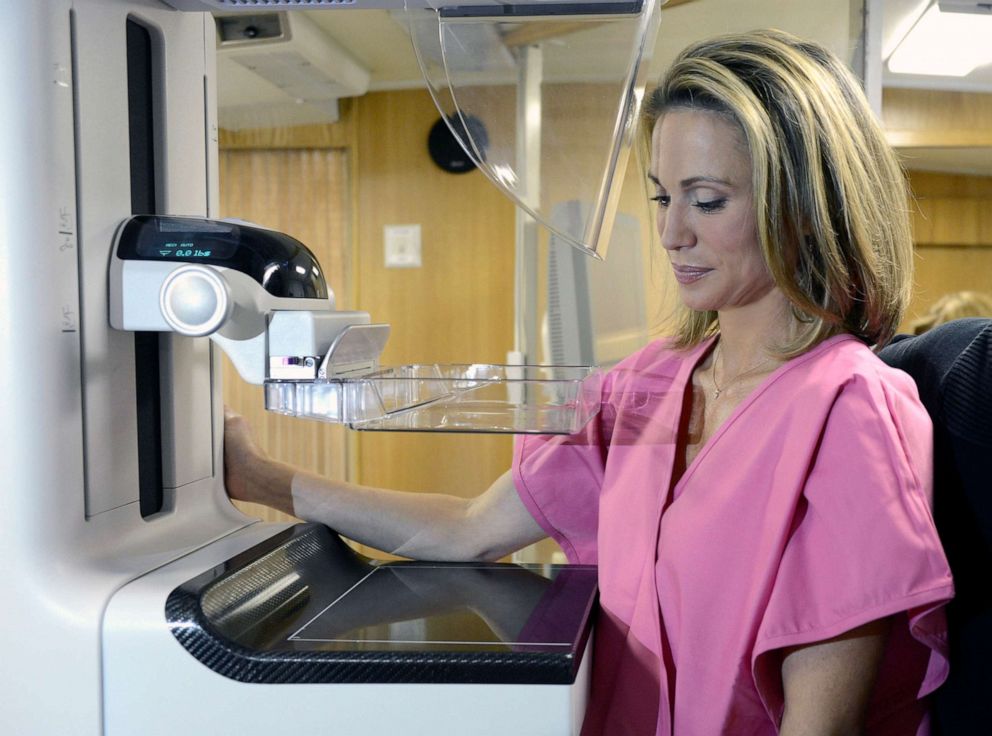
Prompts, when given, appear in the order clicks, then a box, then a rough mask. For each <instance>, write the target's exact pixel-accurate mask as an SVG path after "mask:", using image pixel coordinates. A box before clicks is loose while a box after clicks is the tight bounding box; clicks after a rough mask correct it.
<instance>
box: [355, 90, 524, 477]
mask: <svg viewBox="0 0 992 736" xmlns="http://www.w3.org/2000/svg"><path fill="white" fill-rule="evenodd" d="M356 102H357V104H356V110H355V113H356V120H355V122H356V126H357V130H356V139H357V155H358V160H357V173H356V184H357V208H356V218H355V228H356V230H355V232H356V237H357V251H356V252H357V259H358V263H357V264H356V265H357V268H356V283H357V288H358V304H359V306H360V308H361V309H364V310H366V311H368V312H369V313H371V315H372V318H373V320H374V321H383V322H388V323H390V324H391V325H392V333H391V336H390V339H389V343H388V345H387V347H386V351H385V353H384V355H383V363H384V364H387V365H400V364H407V363H425V362H427V363H433V362H454V363H458V362H466V361H468V362H492V363H502V362H504V361H505V359H506V352H507V351H508V350H510V349H512V347H513V272H514V269H513V261H514V210H513V206H512V204H511V203H510V202H509V200H507V199H506V198H505V197H504V196H503V195H502V194H500V193H499V192H498V191H497V190H496V188H495V187H494V186H493V185H492V184H491V183H490V182H489V181H488V180H487V179H486V178H485V177H484V176H483V175H482V174H481V173H480V172H478V171H474V172H471V173H467V174H449V173H446V172H443V171H442V170H441V169H439V168H438V167H437V166H435V165H434V163H433V162H432V161H431V160H430V157H429V155H428V153H427V136H428V133H429V131H430V128H431V126H432V125H433V124H434V122H435V121H436V120H437V118H438V113H437V110H436V109H435V108H434V104H433V102H432V101H431V99H430V97H429V96H428V94H427V92H426V91H422V90H412V91H405V92H389V93H375V94H369V95H366V96H364V97H362V98H360V99H359V100H357V101H356ZM407 224H420V226H421V232H422V259H423V266H422V267H421V268H416V269H392V268H386V267H385V259H384V254H383V228H384V226H386V225H407ZM357 448H358V457H357V471H358V472H357V479H358V481H359V482H361V483H365V484H368V485H373V486H384V487H388V488H398V489H404V490H419V491H435V492H443V493H453V494H456V495H461V496H474V495H477V494H478V493H479V492H480V491H482V490H484V489H485V488H487V487H488V485H489V484H490V483H491V482H492V481H493V480H495V478H497V477H498V476H499V475H500V474H501V473H502V472H503V471H505V470H506V469H507V468H509V466H510V461H511V439H510V438H509V437H507V436H490V435H450V434H449V435H441V434H395V433H367V434H366V433H360V434H359V435H358V436H357Z"/></svg>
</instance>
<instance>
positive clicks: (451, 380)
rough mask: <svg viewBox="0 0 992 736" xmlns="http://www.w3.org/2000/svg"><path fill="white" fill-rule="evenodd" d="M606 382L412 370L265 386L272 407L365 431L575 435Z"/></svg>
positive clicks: (472, 369) (480, 368)
mask: <svg viewBox="0 0 992 736" xmlns="http://www.w3.org/2000/svg"><path fill="white" fill-rule="evenodd" d="M601 382H602V373H601V372H600V371H599V370H598V369H596V368H590V367H586V366H538V365H491V364H447V365H405V366H399V367H395V368H386V369H382V370H379V371H376V372H375V373H371V374H366V375H363V376H358V377H354V378H336V379H331V380H326V381H320V380H318V381H276V380H270V381H266V382H265V408H266V409H268V410H269V411H275V412H278V413H280V414H288V415H291V416H297V417H305V418H309V419H318V420H321V421H326V422H335V423H339V424H348V425H349V426H351V427H352V428H353V429H363V430H380V431H408V432H486V433H512V434H573V433H575V432H577V431H579V430H580V429H582V427H583V426H585V424H586V423H587V422H588V421H589V420H590V419H592V418H593V417H594V416H595V415H596V413H597V412H598V411H599V401H600V387H601Z"/></svg>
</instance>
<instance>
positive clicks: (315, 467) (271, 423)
mask: <svg viewBox="0 0 992 736" xmlns="http://www.w3.org/2000/svg"><path fill="white" fill-rule="evenodd" d="M347 163H348V156H347V153H346V152H345V150H344V149H299V150H279V149H276V150H235V149H228V150H224V151H222V152H221V156H220V180H221V203H220V211H221V216H222V217H238V218H241V219H245V220H250V221H252V222H257V223H258V224H260V225H265V226H266V227H271V228H274V229H277V230H281V231H283V232H285V233H287V234H289V235H292V236H293V237H295V238H297V239H298V240H300V241H301V242H303V243H305V244H306V245H307V246H308V247H309V248H310V249H311V250H312V251H313V252H314V255H316V257H317V260H318V261H319V262H320V264H321V266H322V268H323V269H324V272H325V275H326V277H327V280H328V286H329V287H330V288H332V289H333V290H334V293H335V296H336V297H337V300H338V306H339V308H347V305H348V303H349V302H350V301H351V298H350V292H351V289H350V285H351V281H352V278H351V247H350V242H349V238H348V216H347V213H348V207H347V204H348V201H349V198H350V188H349V184H348V181H349V177H348V171H347ZM223 370H224V402H225V404H226V405H227V406H229V407H231V408H232V409H233V410H234V411H236V412H238V413H239V414H242V415H244V416H245V417H246V418H247V419H248V420H249V421H250V422H251V424H252V427H253V428H254V430H255V433H256V436H257V438H258V441H259V443H260V445H261V446H262V447H264V448H265V449H266V451H267V452H268V453H269V454H270V455H271V456H272V457H274V458H276V459H278V460H281V461H283V462H287V463H292V464H293V465H297V466H301V467H305V468H307V469H309V470H312V471H313V472H316V473H320V474H322V475H326V476H328V477H332V478H339V479H344V478H346V476H347V474H348V463H347V457H348V455H347V448H346V438H345V434H344V433H345V430H344V429H343V428H342V427H335V426H331V425H328V424H321V423H319V422H312V421H301V420H298V419H291V418H288V417H284V416H280V415H278V414H273V413H270V412H266V411H265V409H264V401H263V396H262V387H261V386H252V385H250V384H247V383H245V382H244V381H243V380H241V377H240V376H239V375H238V373H237V371H236V370H235V369H234V367H233V366H232V365H231V363H230V361H229V360H227V358H226V357H225V358H224V368H223ZM241 507H242V508H243V509H244V510H245V512H246V513H249V514H251V515H252V516H258V517H261V518H263V519H265V520H267V521H285V520H288V517H286V516H285V515H283V514H280V513H278V512H276V511H273V510H272V509H268V508H265V507H262V506H254V505H249V504H241Z"/></svg>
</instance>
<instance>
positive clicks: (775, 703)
mask: <svg viewBox="0 0 992 736" xmlns="http://www.w3.org/2000/svg"><path fill="white" fill-rule="evenodd" d="M713 344H714V340H713V339H710V340H707V341H706V342H704V343H703V344H701V345H699V346H697V347H696V348H693V349H691V350H689V351H684V352H676V351H673V350H670V349H668V348H666V345H665V343H661V342H660V343H654V344H652V345H650V346H648V347H647V348H645V349H644V350H642V351H640V352H639V353H636V354H635V355H633V356H631V357H630V358H628V359H627V360H625V361H623V362H622V363H621V364H619V365H618V366H617V367H616V368H615V369H613V370H612V371H611V372H610V373H609V374H608V375H607V377H606V380H605V382H604V387H603V397H602V407H601V411H600V414H599V416H598V417H597V418H596V419H595V420H593V421H592V422H591V423H590V424H589V426H587V427H586V429H585V430H584V431H583V432H582V433H579V434H577V435H573V436H571V437H546V436H530V437H522V438H519V439H518V441H517V444H516V447H515V451H514V463H513V474H514V480H515V483H516V486H517V489H518V491H519V493H520V497H521V499H522V500H523V502H524V504H525V505H526V506H527V508H528V510H529V511H530V513H531V514H532V515H533V516H534V518H535V519H536V520H537V522H538V523H539V524H540V525H541V526H542V527H543V528H544V529H545V531H547V533H548V534H549V535H551V536H552V537H553V538H554V539H555V540H556V541H557V542H558V543H559V544H560V545H561V547H562V548H563V550H564V551H565V553H566V554H567V556H568V558H569V560H570V561H571V562H573V563H583V564H597V565H598V566H599V581H600V613H599V618H598V620H597V628H596V637H595V646H594V649H593V657H594V670H593V671H594V674H593V685H592V692H591V695H590V705H589V708H588V710H587V714H586V720H585V724H584V727H583V734H584V735H588V736H593V735H595V734H605V735H606V736H626V735H628V734H629V735H630V736H641V735H648V736H649V735H650V734H656V735H657V736H669V735H671V734H674V736H716V735H717V734H733V735H737V734H741V735H742V736H743V735H747V736H750V735H752V734H753V735H755V736H758V735H762V736H763V735H764V734H775V733H777V732H778V726H779V724H780V723H781V718H782V712H783V692H782V678H781V649H782V648H783V647H789V646H793V645H798V644H806V643H811V642H816V641H821V640H824V639H829V638H831V637H833V636H836V635H838V634H841V633H843V632H844V631H847V630H850V629H853V628H855V627H857V626H860V625H862V624H865V623H867V622H869V621H873V620H876V619H880V618H884V617H888V616H892V617H893V626H892V629H891V633H890V636H889V641H888V645H887V649H886V653H885V656H884V660H883V663H882V668H881V671H880V673H879V678H878V682H877V684H876V687H875V693H874V695H873V698H872V703H871V705H870V708H869V713H868V733H870V734H885V735H890V734H891V735H893V736H895V735H897V734H898V735H900V736H903V735H905V736H911V735H912V734H926V733H928V732H929V721H928V718H927V715H926V702H925V700H922V699H923V698H924V696H926V695H927V694H928V693H930V692H931V691H933V690H934V689H935V688H936V687H937V686H938V685H940V684H941V683H942V682H943V681H944V679H945V678H946V677H947V659H946V653H947V646H946V626H945V621H944V615H943V613H944V612H943V610H942V608H943V605H944V604H945V603H946V602H947V601H948V600H949V599H950V598H951V597H952V595H953V586H952V582H951V574H950V569H949V568H948V565H947V561H946V559H945V557H944V553H943V550H942V549H941V546H940V542H939V540H938V537H937V532H936V529H935V528H934V524H933V519H932V516H931V512H930V508H931V503H930V502H931V486H932V479H931V472H932V471H931V457H932V450H931V431H932V429H931V423H930V419H929V417H928V416H927V414H926V411H925V410H924V409H923V407H922V405H921V404H920V402H919V399H918V397H917V392H916V386H915V384H914V383H913V381H912V379H911V378H909V376H907V375H906V374H904V373H902V372H900V371H896V370H893V369H891V368H888V367H887V366H886V365H884V364H883V363H882V362H881V361H880V360H878V359H877V358H876V357H875V355H874V354H872V352H871V351H870V350H869V349H868V348H867V347H866V346H865V345H864V344H862V343H861V342H860V341H858V340H856V339H855V338H852V337H850V336H846V335H841V336H837V337H834V338H831V339H829V340H826V341H825V342H823V343H821V344H820V345H818V346H817V347H816V348H814V349H813V350H811V351H810V352H808V353H806V354H805V355H802V356H800V357H798V358H795V359H793V360H791V361H789V362H787V363H786V364H784V365H783V366H781V367H780V368H778V369H777V370H776V371H775V372H774V373H772V374H771V375H770V376H769V377H768V378H766V379H765V380H764V382H763V383H762V384H761V385H760V386H759V387H758V388H757V389H755V390H754V391H753V392H752V393H751V395H750V396H748V397H747V398H746V399H745V400H744V401H743V402H741V404H740V405H739V406H738V407H737V408H736V410H735V411H734V413H733V414H732V415H731V417H730V418H729V419H728V420H727V421H726V422H725V423H724V424H723V425H722V426H721V427H720V428H719V429H718V430H717V431H716V432H715V433H714V434H713V435H712V437H711V438H710V439H709V441H708V442H707V443H706V445H705V446H704V447H703V448H702V449H701V450H700V452H699V453H698V455H697V456H696V457H695V458H694V459H693V461H692V463H691V464H690V465H689V466H688V467H687V468H686V470H685V472H684V474H683V475H682V477H681V478H680V479H679V480H678V482H677V483H676V484H675V485H674V487H672V482H671V481H672V473H673V467H674V464H675V458H676V444H677V442H676V441H677V428H678V427H679V425H680V417H681V414H682V411H683V406H684V398H685V395H686V391H687V390H689V391H691V377H692V372H693V370H694V368H695V366H696V365H697V364H698V363H699V362H700V361H701V360H702V359H703V357H704V356H705V355H706V353H707V351H708V350H709V349H710V348H711V347H712V346H713Z"/></svg>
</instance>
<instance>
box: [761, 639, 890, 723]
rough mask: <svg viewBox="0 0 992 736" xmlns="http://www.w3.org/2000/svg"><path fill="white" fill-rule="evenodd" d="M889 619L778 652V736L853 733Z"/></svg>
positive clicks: (868, 693)
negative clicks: (780, 655) (782, 702)
mask: <svg viewBox="0 0 992 736" xmlns="http://www.w3.org/2000/svg"><path fill="white" fill-rule="evenodd" d="M888 633H889V620H888V619H881V620H879V621H872V622H870V623H867V624H865V625H864V626H859V627H858V628H856V629H852V630H851V631H848V632H846V633H844V634H841V635H840V636H837V637H834V638H833V639H827V640H826V641H821V642H816V643H815V644H808V645H804V646H798V647H789V648H788V649H785V650H784V651H783V654H784V658H783V660H782V686H783V689H784V695H785V714H784V715H783V717H782V728H781V729H780V731H779V733H780V734H781V736H834V735H835V734H836V735H837V736H857V734H861V733H863V732H864V719H865V713H866V712H867V710H868V701H869V698H870V697H871V693H872V689H873V688H874V686H875V679H876V677H877V676H878V668H879V665H880V664H881V662H882V655H883V653H884V651H885V642H886V639H887V638H888Z"/></svg>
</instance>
